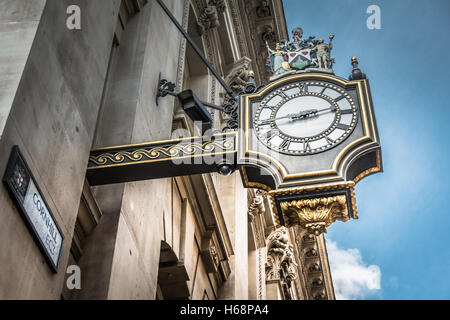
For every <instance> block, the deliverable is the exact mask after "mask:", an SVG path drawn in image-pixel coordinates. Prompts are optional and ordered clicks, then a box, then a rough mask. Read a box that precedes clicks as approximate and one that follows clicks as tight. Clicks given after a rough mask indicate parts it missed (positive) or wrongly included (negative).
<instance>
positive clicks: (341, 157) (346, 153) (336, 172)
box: [237, 73, 382, 191]
mask: <svg viewBox="0 0 450 320" xmlns="http://www.w3.org/2000/svg"><path fill="white" fill-rule="evenodd" d="M300 80H309V81H321V80H323V81H328V82H330V83H334V84H336V85H340V86H342V87H344V88H349V87H356V90H357V98H358V100H359V110H360V112H359V114H360V120H361V122H362V129H363V137H361V138H359V139H357V140H355V141H353V142H351V143H350V144H348V145H347V146H345V148H344V149H343V150H342V151H341V152H340V153H339V154H338V156H337V157H336V158H335V159H334V162H333V165H332V167H331V168H330V169H327V170H320V171H312V172H304V173H289V172H288V171H287V169H286V168H285V167H284V166H283V164H281V163H280V162H279V161H278V160H277V159H274V158H273V157H271V156H270V155H267V154H264V153H261V152H258V151H256V150H251V149H250V135H251V134H254V133H253V132H251V131H252V130H253V129H252V128H251V120H250V102H251V100H258V99H262V98H263V97H264V96H265V95H266V94H267V93H269V92H270V91H272V90H274V89H276V88H277V87H279V86H282V85H284V84H286V83H289V82H294V81H300ZM239 117H240V118H239V119H240V120H239V121H240V130H239V133H238V139H237V141H238V142H237V143H238V145H239V147H238V164H239V165H240V166H239V168H240V171H241V174H242V177H243V181H244V184H245V186H246V187H253V188H255V187H256V188H261V189H265V190H267V191H270V190H272V189H281V188H290V187H295V186H300V185H314V184H324V183H325V184H335V183H342V182H346V173H347V172H346V171H347V169H348V167H349V166H350V165H351V163H352V162H354V161H355V160H356V159H358V158H359V157H361V156H363V155H365V154H367V153H370V152H375V153H376V158H377V161H376V165H375V166H373V167H371V168H368V169H365V170H363V171H362V172H359V173H358V175H357V178H355V179H354V180H353V181H352V182H355V183H356V182H358V181H360V180H361V179H362V178H363V177H365V176H367V175H369V174H372V173H375V172H379V171H382V165H381V151H380V150H381V145H380V141H379V137H378V132H377V129H376V122H375V115H374V110H373V105H372V101H371V97H370V89H369V85H368V81H367V79H362V80H353V81H347V80H345V79H343V78H340V77H337V76H334V75H329V74H319V73H303V74H294V75H289V76H286V77H283V78H280V79H278V80H276V81H274V82H272V83H271V84H269V85H268V86H266V87H264V88H263V89H262V90H261V91H259V92H256V93H252V94H246V95H242V96H241V97H240V111H239ZM343 143H345V141H344V142H343ZM300 157H301V156H300ZM249 165H250V166H251V165H253V166H256V167H260V168H263V169H265V170H267V171H268V172H269V173H270V174H271V175H272V176H273V178H274V180H275V184H276V186H275V188H273V186H269V185H267V184H264V183H262V182H261V181H254V180H251V178H249V175H248V173H247V168H246V167H247V166H249Z"/></svg>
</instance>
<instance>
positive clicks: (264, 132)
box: [238, 59, 382, 233]
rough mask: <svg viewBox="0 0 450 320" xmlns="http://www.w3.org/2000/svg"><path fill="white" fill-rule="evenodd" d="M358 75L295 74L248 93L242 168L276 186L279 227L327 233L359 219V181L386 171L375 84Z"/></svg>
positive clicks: (248, 179) (248, 181)
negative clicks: (372, 88)
mask: <svg viewBox="0 0 450 320" xmlns="http://www.w3.org/2000/svg"><path fill="white" fill-rule="evenodd" d="M353 63H354V66H355V69H354V70H355V72H354V74H355V77H354V78H357V74H360V71H359V69H358V68H357V61H356V59H354V60H353ZM358 71H359V72H358ZM359 78H360V79H354V80H351V81H347V80H345V79H342V78H340V77H336V76H334V75H332V74H324V73H301V74H292V75H287V76H285V77H282V78H279V79H278V80H275V81H274V82H272V83H271V84H269V85H268V86H266V87H264V88H262V89H260V90H259V91H257V92H254V93H251V94H246V95H242V96H241V100H240V113H239V115H240V127H241V128H242V130H241V131H240V133H239V137H238V139H239V150H238V163H239V164H241V165H240V171H241V174H242V177H243V181H244V183H245V185H246V186H247V187H256V188H262V189H265V190H267V191H269V196H270V199H271V201H272V203H273V209H274V214H275V220H276V222H277V224H278V225H280V226H281V225H286V226H292V225H295V224H300V225H301V226H303V227H304V228H306V229H308V230H309V231H310V232H314V233H320V232H324V231H325V228H326V227H328V226H329V225H330V224H331V223H332V222H333V221H335V220H342V221H346V220H348V219H349V218H357V212H356V201H355V198H354V192H353V187H354V185H355V183H356V182H358V181H359V180H360V179H361V178H363V177H365V176H367V175H369V174H371V173H374V172H378V171H381V169H382V168H381V152H380V143H379V138H378V134H377V129H376V123H375V117H374V112H373V107H372V102H371V98H370V90H369V84H368V81H367V80H366V79H365V77H363V76H362V74H361V76H360V77H359Z"/></svg>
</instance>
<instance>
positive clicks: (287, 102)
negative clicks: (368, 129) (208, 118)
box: [253, 81, 357, 155]
mask: <svg viewBox="0 0 450 320" xmlns="http://www.w3.org/2000/svg"><path fill="white" fill-rule="evenodd" d="M356 123H357V110H356V106H355V103H354V102H353V100H352V99H351V97H350V96H349V95H348V93H347V92H346V91H345V90H344V89H342V88H340V87H338V86H336V85H333V84H329V83H326V82H316V81H302V82H299V83H295V84H288V85H285V86H283V87H281V88H279V89H277V90H276V91H274V92H272V93H270V94H269V95H268V96H267V97H265V98H264V99H263V100H262V101H261V104H260V105H259V107H258V109H257V110H256V113H255V117H254V121H253V124H254V128H255V133H256V135H257V137H258V139H259V140H260V141H261V142H262V143H263V144H264V145H265V146H266V147H268V148H270V149H273V150H276V151H277V152H281V153H286V154H292V155H307V154H314V153H318V152H322V151H325V150H328V149H330V148H333V147H335V146H336V145H338V144H339V143H341V142H342V141H344V140H345V139H346V138H347V137H348V136H349V135H350V133H351V132H352V131H353V129H354V128H355V126H356Z"/></svg>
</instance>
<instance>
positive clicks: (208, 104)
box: [166, 91, 225, 112]
mask: <svg viewBox="0 0 450 320" xmlns="http://www.w3.org/2000/svg"><path fill="white" fill-rule="evenodd" d="M166 94H168V95H170V96H173V97H177V96H178V93H175V92H170V91H166ZM202 103H203V104H204V105H205V106H207V107H209V108H211V109H216V110H219V111H222V112H225V110H224V108H223V107H221V106H218V105H216V104H213V103H209V102H205V101H202Z"/></svg>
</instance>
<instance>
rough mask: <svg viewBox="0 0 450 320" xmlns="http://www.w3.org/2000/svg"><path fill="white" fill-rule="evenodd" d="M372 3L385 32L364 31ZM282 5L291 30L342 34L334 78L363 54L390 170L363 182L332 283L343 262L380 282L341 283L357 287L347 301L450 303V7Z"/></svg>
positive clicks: (339, 230) (344, 1) (431, 2)
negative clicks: (377, 11)
mask: <svg viewBox="0 0 450 320" xmlns="http://www.w3.org/2000/svg"><path fill="white" fill-rule="evenodd" d="M372 4H375V5H378V6H379V7H380V9H381V29H380V30H369V29H368V28H367V27H366V20H367V18H368V17H369V14H367V13H366V9H367V7H368V6H369V5H372ZM284 7H285V14H286V20H287V25H288V29H289V32H290V31H291V30H292V29H293V28H294V27H297V26H299V27H302V28H303V31H304V38H306V37H308V36H309V35H314V36H316V38H324V39H328V35H329V34H330V33H333V34H335V38H334V40H333V51H332V57H334V58H335V59H336V63H335V65H334V71H335V74H336V75H338V76H341V77H344V78H347V77H348V75H349V74H350V73H351V69H352V67H351V64H350V58H351V56H357V57H358V60H359V63H360V64H359V66H360V68H361V70H362V71H363V72H364V73H366V75H367V77H368V78H369V81H370V85H371V90H372V98H373V101H374V106H375V114H376V118H377V122H378V130H379V133H380V139H381V143H382V154H383V164H384V172H383V173H380V174H375V175H372V176H370V177H367V178H366V179H364V180H362V181H361V182H359V183H358V184H357V186H356V197H357V205H358V213H359V217H360V218H359V220H351V221H348V222H346V223H342V222H336V223H335V224H334V225H332V226H331V227H330V228H329V230H328V233H327V234H326V238H327V240H329V249H330V248H331V250H332V254H330V264H331V266H332V269H334V270H332V275H333V277H334V278H335V279H334V280H335V282H336V280H337V281H338V282H339V281H340V280H342V273H345V272H346V271H345V270H347V271H348V270H349V269H348V268H347V269H346V268H343V267H342V265H338V264H339V263H341V262H342V261H344V260H345V261H347V262H348V261H350V260H351V261H353V262H348V263H349V265H351V264H352V263H353V264H358V267H359V268H363V269H364V268H365V271H364V272H365V273H364V272H363V271H361V273H360V274H361V277H363V278H364V274H366V275H367V277H368V278H370V277H375V278H376V277H378V279H380V278H381V282H380V286H379V289H378V287H377V286H376V285H375V286H374V285H372V288H369V289H367V285H366V288H364V286H365V284H367V282H366V283H365V282H364V280H361V281H360V280H358V279H356V280H355V281H356V282H354V283H353V284H348V283H345V281H343V282H342V281H341V282H339V283H338V284H337V286H338V288H337V289H338V291H340V292H341V291H342V290H343V291H342V292H344V291H345V290H346V289H348V290H350V289H351V288H350V289H349V288H342V286H346V285H350V286H351V285H355V286H358V285H359V286H360V287H359V289H360V291H361V292H359V293H357V294H353V295H352V294H349V296H347V298H348V297H350V298H357V299H450V272H449V270H450V249H449V243H450V233H449V232H448V230H449V227H450V209H449V205H448V199H449V198H450V194H449V191H450V188H449V187H448V184H449V182H450V179H449V175H450V173H449V170H448V166H449V164H450V150H449V149H450V103H449V101H450V81H449V74H450V59H449V58H448V55H449V52H450V43H449V40H448V39H449V35H448V33H449V31H450V1H448V0H414V1H412V0H409V1H408V0H385V1H380V0H372V1H368V0H338V1H337V0H322V1H319V2H317V1H305V0H284ZM336 250H337V251H336ZM345 257H347V258H348V259H347V258H345ZM333 259H334V261H333ZM346 259H347V260H346ZM339 261H341V262H339ZM377 268H378V269H377ZM337 269H340V270H341V271H342V272H341V274H338V273H339V272H340V271H336V270H337ZM360 270H362V269H360ZM377 270H378V271H377ZM333 272H334V273H333ZM354 273H355V272H354ZM356 273H357V272H356ZM378 273H379V274H378ZM380 275H381V276H380ZM350 276H351V275H350ZM358 281H359V282H358ZM368 281H369V282H370V281H376V279H375V280H374V279H369V280H368ZM335 285H336V283H335ZM369 287H370V284H369ZM355 290H357V289H355ZM350 291H351V290H350ZM342 292H341V293H342ZM347 293H348V292H347ZM342 294H344V293H342ZM344 296H345V295H344Z"/></svg>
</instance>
